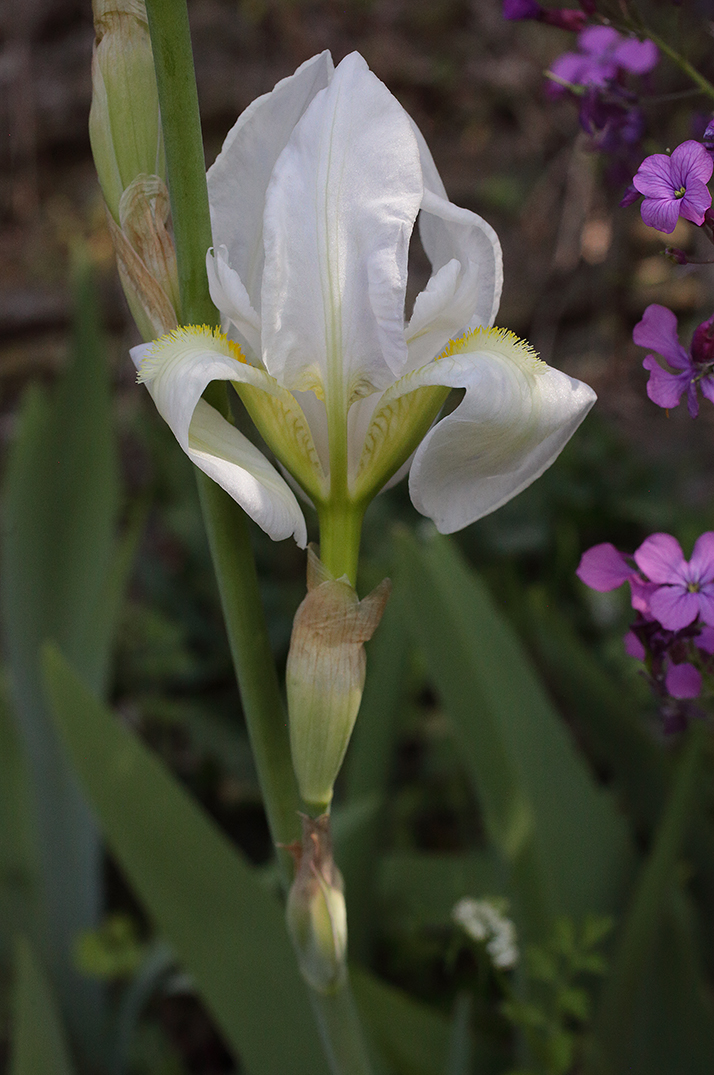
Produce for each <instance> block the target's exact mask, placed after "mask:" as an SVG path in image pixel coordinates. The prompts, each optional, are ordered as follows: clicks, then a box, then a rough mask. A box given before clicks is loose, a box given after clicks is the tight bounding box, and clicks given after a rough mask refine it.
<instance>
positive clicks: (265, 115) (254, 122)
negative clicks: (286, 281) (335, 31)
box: [206, 52, 334, 311]
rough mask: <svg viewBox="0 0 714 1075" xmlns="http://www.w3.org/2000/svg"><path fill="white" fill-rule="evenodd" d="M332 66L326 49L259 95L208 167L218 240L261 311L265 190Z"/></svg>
mask: <svg viewBox="0 0 714 1075" xmlns="http://www.w3.org/2000/svg"><path fill="white" fill-rule="evenodd" d="M333 70H334V68H333V64H332V57H331V56H330V53H329V52H322V53H320V55H319V56H313V57H312V59H310V60H306V61H305V63H304V64H302V66H301V67H298V69H297V71H296V72H295V74H294V75H290V77H289V78H284V79H282V81H280V82H278V84H277V85H276V87H275V89H273V90H272V92H271V93H266V94H264V95H263V96H262V97H258V98H257V99H256V100H255V101H253V102H252V104H250V105H249V106H248V108H246V110H245V112H243V113H242V114H241V116H240V117H239V118H238V120H237V122H236V123H235V124H234V126H233V127H232V129H231V130H230V131H229V132H228V134H227V136H226V140H225V142H224V143H223V148H222V150H221V152H220V153H219V155H218V157H217V158H216V161H215V163H214V164H213V165H212V166H211V167H210V168H209V169H208V175H207V177H206V178H207V181H208V198H209V202H210V206H211V224H212V228H213V240H214V243H215V244H216V245H217V246H218V245H225V246H226V247H227V248H228V259H229V262H230V265H231V266H232V268H233V269H234V270H235V272H237V273H238V275H239V276H240V278H241V280H242V282H243V284H244V285H245V288H246V290H247V293H248V296H249V298H250V304H251V306H252V307H253V309H255V310H258V311H259V310H260V281H261V277H262V273H263V206H264V202H265V191H266V189H267V186H268V182H269V180H270V176H271V173H272V171H273V168H274V167H275V162H276V160H277V159H278V157H279V156H280V154H281V152H282V150H283V149H284V147H285V145H286V143H287V141H288V139H289V137H290V135H291V133H292V130H293V128H294V126H295V124H296V123H297V122H298V120H299V119H300V117H301V116H302V115H303V113H304V112H305V109H306V108H307V106H308V104H309V103H310V101H311V100H312V99H313V97H314V96H315V94H316V93H317V92H318V91H319V90H321V89H323V88H324V87H325V86H327V85H328V83H329V81H330V78H331V77H332V72H333ZM219 308H220V307H219Z"/></svg>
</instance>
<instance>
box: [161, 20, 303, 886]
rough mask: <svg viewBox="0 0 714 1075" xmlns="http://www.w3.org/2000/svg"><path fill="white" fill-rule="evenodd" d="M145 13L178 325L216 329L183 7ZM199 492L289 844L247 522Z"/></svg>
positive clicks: (248, 702) (282, 756)
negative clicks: (173, 246)
mask: <svg viewBox="0 0 714 1075" xmlns="http://www.w3.org/2000/svg"><path fill="white" fill-rule="evenodd" d="M146 7H147V12H148V16H149V30H150V33H151V45H152V50H153V53H154V61H155V64H156V79H157V84H158V89H159V101H160V106H161V117H162V124H163V133H164V143H165V147H166V166H167V172H168V179H169V184H168V185H169V191H170V196H171V210H172V216H173V229H174V241H175V244H176V257H177V261H178V266H179V282H180V289H181V310H180V311H179V320H180V321H181V322H183V323H186V324H196V323H198V324H201V323H203V322H207V323H209V324H216V323H217V321H218V314H217V311H216V309H215V307H214V305H213V303H212V302H211V298H210V295H209V292H208V281H207V278H206V251H207V250H208V248H209V246H210V245H211V226H210V217H209V211H208V192H207V189H206V174H205V161H204V157H203V144H202V140H201V123H200V116H199V111H198V95H197V93H196V81H195V76H194V68H193V53H192V51H191V38H190V32H189V25H188V15H187V9H186V4H185V3H184V2H181V0H179V2H177V0H147V5H146ZM205 395H206V398H207V399H208V401H209V402H210V403H211V404H212V405H213V406H214V407H216V409H217V410H219V411H220V412H221V414H223V416H224V417H226V418H230V413H229V408H228V400H227V395H226V391H225V386H224V385H222V384H220V385H218V384H213V385H211V386H209V390H208V391H207V392H206V393H205ZM198 484H199V492H200V496H201V507H202V509H203V518H204V523H205V526H206V531H207V534H208V540H209V544H210V547H211V553H212V556H213V564H214V569H215V572H216V578H217V580H218V588H219V591H220V595H221V601H222V606H223V615H224V617H225V621H226V628H227V631H228V638H229V642H230V646H231V654H232V657H233V663H234V666H235V670H236V676H237V679H238V684H239V687H240V692H241V699H242V703H243V711H244V713H245V719H246V723H247V725H248V733H249V735H250V740H251V746H252V748H253V752H254V757H255V763H256V768H257V770H258V778H259V781H260V785H261V789H262V792H263V798H264V802H265V809H266V812H267V815H268V823H269V826H270V831H271V835H272V837H273V839H274V840H275V842H276V843H291V842H292V841H293V840H295V839H296V838H297V836H298V833H299V826H298V816H297V811H298V809H299V798H298V793H297V786H296V783H295V777H294V775H293V771H292V764H291V761H290V744H289V740H288V733H287V726H286V721H285V714H284V710H283V705H282V700H281V695H280V689H279V686H278V679H277V673H276V670H275V662H274V660H273V656H272V653H271V650H270V644H269V640H268V631H267V627H266V623H265V616H264V612H263V608H262V604H261V600H260V593H259V589H258V580H257V574H256V569H255V560H254V557H253V552H252V549H251V547H250V540H249V535H248V524H247V520H246V517H245V515H244V513H243V511H242V510H241V509H240V508H239V507H238V505H237V504H236V503H235V502H234V501H233V500H231V498H230V497H229V496H228V495H227V494H226V493H225V492H224V491H223V490H222V489H220V488H219V487H218V486H217V485H215V484H214V482H212V481H210V479H208V478H206V477H205V476H204V475H203V474H201V473H198ZM281 866H282V870H283V877H284V880H285V881H287V882H289V879H290V877H291V876H292V874H291V870H290V863H289V861H288V860H287V858H286V857H285V855H282V857H281Z"/></svg>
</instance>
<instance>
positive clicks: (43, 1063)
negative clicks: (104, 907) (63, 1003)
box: [8, 935, 74, 1075]
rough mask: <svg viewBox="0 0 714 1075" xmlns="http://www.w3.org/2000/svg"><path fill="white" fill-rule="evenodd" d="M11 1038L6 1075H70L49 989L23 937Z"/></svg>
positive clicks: (19, 944) (18, 953) (66, 1049)
mask: <svg viewBox="0 0 714 1075" xmlns="http://www.w3.org/2000/svg"><path fill="white" fill-rule="evenodd" d="M13 999H14V1002H13V1037H12V1050H11V1056H10V1065H9V1068H8V1075H73V1072H74V1066H73V1064H72V1061H71V1058H70V1054H69V1047H68V1044H67V1039H66V1037H65V1032H64V1028H63V1026H62V1022H61V1018H60V1014H59V1010H58V1006H57V1004H56V1002H55V999H54V997H53V996H52V988H51V986H50V982H49V979H48V978H47V976H46V974H45V972H44V970H43V968H42V966H41V965H40V961H39V959H38V957H37V954H36V953H35V952H34V951H33V949H32V946H31V945H30V942H29V941H28V940H27V938H26V937H24V936H22V935H20V936H19V937H18V941H17V946H16V958H15V987H14V998H13Z"/></svg>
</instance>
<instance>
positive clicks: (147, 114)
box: [89, 0, 166, 223]
mask: <svg viewBox="0 0 714 1075" xmlns="http://www.w3.org/2000/svg"><path fill="white" fill-rule="evenodd" d="M92 6H93V9H94V28H95V32H96V39H95V42H94V54H93V56H92V107H91V109H90V112H89V138H90V141H91V143H92V153H93V155H94V163H95V165H96V168H97V173H98V175H99V182H100V184H101V188H102V192H103V193H104V199H105V201H106V203H107V206H108V208H109V212H110V213H111V215H112V217H113V218H114V220H115V222H116V223H118V222H119V201H120V199H121V196H122V194H123V193H124V191H125V190H126V188H127V187H128V186H129V184H130V183H131V182H132V181H133V180H134V179H136V177H137V176H138V175H158V176H160V177H161V178H162V179H165V177H166V167H165V162H164V148H163V138H162V134H161V118H160V115H159V95H158V90H157V87H156V75H155V73H154V60H153V56H152V52H151V40H150V38H149V24H148V21H147V16H146V8H145V6H144V3H143V0H93V5H92Z"/></svg>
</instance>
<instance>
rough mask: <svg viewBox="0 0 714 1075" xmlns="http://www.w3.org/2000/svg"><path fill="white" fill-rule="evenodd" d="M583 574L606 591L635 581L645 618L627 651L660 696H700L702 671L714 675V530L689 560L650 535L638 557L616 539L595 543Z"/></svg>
mask: <svg viewBox="0 0 714 1075" xmlns="http://www.w3.org/2000/svg"><path fill="white" fill-rule="evenodd" d="M577 575H578V578H579V579H580V580H581V581H582V582H584V583H585V585H586V586H589V587H590V588H591V589H593V590H599V591H600V592H601V593H602V592H605V591H608V590H614V589H616V588H617V587H618V586H622V584H623V583H625V582H627V583H629V585H630V591H631V595H632V607H633V609H634V610H635V611H636V612H637V614H638V615H637V619H636V621H635V623H633V624H632V627H631V629H630V631H629V632H628V633H627V635H626V636H625V649H626V650H627V652H628V653H629V654H630V656H632V657H636V658H638V659H639V660H641V661H644V662H645V665H646V668H647V672H648V674H649V677H650V681H651V683H652V686H653V688H654V689H655V691H656V693H657V694H658V695H660V696H661V697H663V698H666V697H669V698H673V699H690V698H697V697H699V695H700V693H701V690H702V671H706V672H709V671H712V670H713V669H712V668H710V666H711V665H712V661H711V657H712V655H713V654H714V531H712V530H708V531H707V532H706V533H704V534H702V535H701V536H700V537H699V538H697V541H696V543H695V545H694V550H693V552H692V556H691V559H689V560H685V559H684V554H683V552H682V548H681V546H680V544H679V542H678V541H677V540H676V539H675V538H673V537H672V536H671V534H651V535H650V536H649V537H648V538H646V539H645V540H644V541H643V542H642V544H641V545H640V547H639V548H638V549H637V550H636V551H635V553H634V555H633V556H628V555H626V554H625V553H621V552H619V551H618V550H617V549H616V548H615V546H614V545H612V544H610V543H609V542H606V543H604V544H602V545H595V546H593V548H591V549H588V550H587V552H586V553H584V554H583V557H582V559H581V561H580V565H579V567H578V570H577ZM667 730H674V729H673V728H672V727H670V728H669V729H667Z"/></svg>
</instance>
